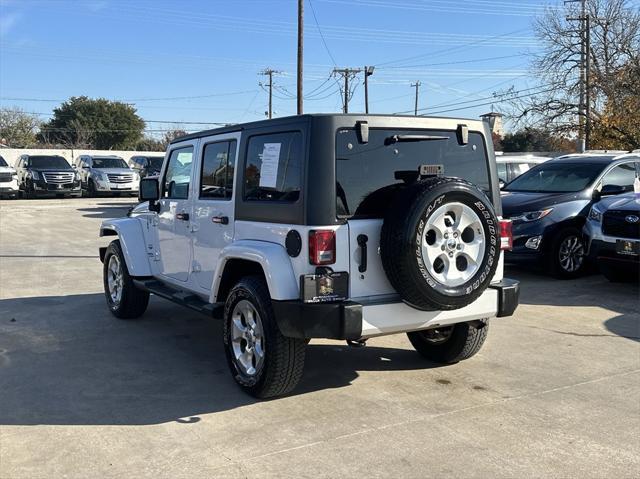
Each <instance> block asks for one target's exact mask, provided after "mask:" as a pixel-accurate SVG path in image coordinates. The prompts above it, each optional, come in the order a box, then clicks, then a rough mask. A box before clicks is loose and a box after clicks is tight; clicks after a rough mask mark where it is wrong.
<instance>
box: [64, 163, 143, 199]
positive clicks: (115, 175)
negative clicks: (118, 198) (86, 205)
mask: <svg viewBox="0 0 640 479" xmlns="http://www.w3.org/2000/svg"><path fill="white" fill-rule="evenodd" d="M74 168H76V170H77V171H78V173H79V174H80V182H81V184H82V190H83V192H85V193H86V194H87V195H88V196H97V195H99V194H112V195H113V194H115V195H120V194H123V193H124V194H130V195H132V196H137V195H138V186H139V184H140V175H138V173H136V172H135V171H133V170H132V169H131V168H129V165H127V163H126V162H125V161H124V160H123V159H122V158H120V157H119V156H115V155H109V156H97V155H80V156H79V157H78V158H77V159H76V161H75V162H74Z"/></svg>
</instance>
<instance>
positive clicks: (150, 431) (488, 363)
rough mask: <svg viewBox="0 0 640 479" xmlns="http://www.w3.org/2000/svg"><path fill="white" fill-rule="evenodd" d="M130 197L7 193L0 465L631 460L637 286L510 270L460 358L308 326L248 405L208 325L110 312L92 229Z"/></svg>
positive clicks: (247, 472)
mask: <svg viewBox="0 0 640 479" xmlns="http://www.w3.org/2000/svg"><path fill="white" fill-rule="evenodd" d="M130 203H131V200H130V199H109V198H101V199H77V200H74V199H68V200H35V201H26V200H25V201H23V200H20V201H2V202H0V478H2V479H17V478H29V479H32V478H54V477H69V478H111V477H138V478H141V477H149V478H165V477H166V478H194V477H296V478H298V477H358V478H368V477H412V478H413V477H415V478H418V477H420V478H422V477H436V478H441V477H478V478H487V477H505V478H513V477H576V478H585V477H593V478H603V477H611V478H635V477H639V476H640V314H639V312H638V310H639V306H640V303H639V294H638V286H637V285H629V284H623V285H619V284H611V283H608V282H607V281H606V280H605V279H604V278H603V277H601V276H599V275H592V276H589V277H585V278H582V279H579V280H577V281H567V282H561V281H556V280H553V279H550V278H547V277H544V276H540V275H536V274H532V273H528V272H525V271H523V270H519V269H515V268H508V269H507V275H509V276H511V277H515V278H517V279H519V280H521V281H522V288H523V289H522V297H521V306H520V308H519V309H518V310H517V312H516V315H515V316H514V317H512V318H506V319H499V320H495V321H493V322H492V323H491V330H490V334H489V339H488V341H487V343H486V345H485V347H484V349H483V350H482V351H481V352H480V354H479V355H477V356H476V357H474V358H472V359H471V360H469V361H466V362H463V363H460V364H457V365H454V366H449V367H438V366H437V365H434V364H431V363H428V362H425V361H424V360H423V359H421V357H420V356H418V355H417V353H415V352H414V351H413V349H412V348H411V345H410V344H409V341H408V340H407V339H406V337H405V336H391V337H383V338H378V339H373V340H371V341H369V343H368V346H367V347H365V348H361V349H351V348H349V347H347V346H346V344H344V343H343V342H337V341H313V342H311V344H310V345H309V348H308V353H307V364H306V369H305V376H304V379H303V381H302V384H301V385H300V387H299V388H298V389H297V390H296V392H295V393H294V394H293V395H292V396H289V397H286V398H281V399H276V400H271V401H265V402H258V401H255V400H253V399H251V398H249V397H248V396H246V395H244V394H243V393H241V392H240V391H239V389H238V388H237V387H236V386H235V384H234V382H233V381H232V379H231V377H230V376H229V374H228V373H227V366H226V363H225V360H224V353H223V350H222V344H221V338H220V332H221V326H220V324H219V323H218V322H216V321H214V320H209V319H207V318H205V317H204V316H201V315H199V314H198V313H195V312H191V311H189V310H185V309H182V308H181V307H179V306H176V305H173V304H171V303H169V302H166V301H163V300H161V299H158V298H152V300H151V304H150V307H149V309H148V311H147V313H146V315H145V316H144V317H143V319H141V320H138V321H131V322H127V321H119V320H116V319H114V318H113V317H112V316H111V315H110V314H109V312H108V311H107V308H106V306H105V302H104V298H103V293H102V280H101V264H100V261H99V259H98V256H97V248H98V245H100V244H104V242H105V241H106V240H105V239H100V238H98V225H99V223H100V221H101V220H102V219H104V218H109V217H116V216H122V215H124V214H125V212H126V209H127V207H128V205H129V204H130Z"/></svg>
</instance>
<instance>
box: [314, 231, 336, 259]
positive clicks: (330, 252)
mask: <svg viewBox="0 0 640 479" xmlns="http://www.w3.org/2000/svg"><path fill="white" fill-rule="evenodd" d="M309 262H310V263H311V264H315V265H316V266H320V265H325V264H333V263H335V262H336V232H335V231H331V230H311V231H309Z"/></svg>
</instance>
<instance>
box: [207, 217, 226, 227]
mask: <svg viewBox="0 0 640 479" xmlns="http://www.w3.org/2000/svg"><path fill="white" fill-rule="evenodd" d="M211 221H213V222H214V223H217V224H219V225H228V224H229V217H228V216H214V217H213V218H211Z"/></svg>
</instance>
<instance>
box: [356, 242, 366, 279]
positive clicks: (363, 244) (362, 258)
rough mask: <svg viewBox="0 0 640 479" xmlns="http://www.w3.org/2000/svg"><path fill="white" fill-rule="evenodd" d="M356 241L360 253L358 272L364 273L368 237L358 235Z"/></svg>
mask: <svg viewBox="0 0 640 479" xmlns="http://www.w3.org/2000/svg"><path fill="white" fill-rule="evenodd" d="M357 241H358V246H360V251H361V253H360V266H358V271H360V272H361V273H364V272H365V271H366V270H367V241H369V237H368V236H367V235H358V238H357Z"/></svg>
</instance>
